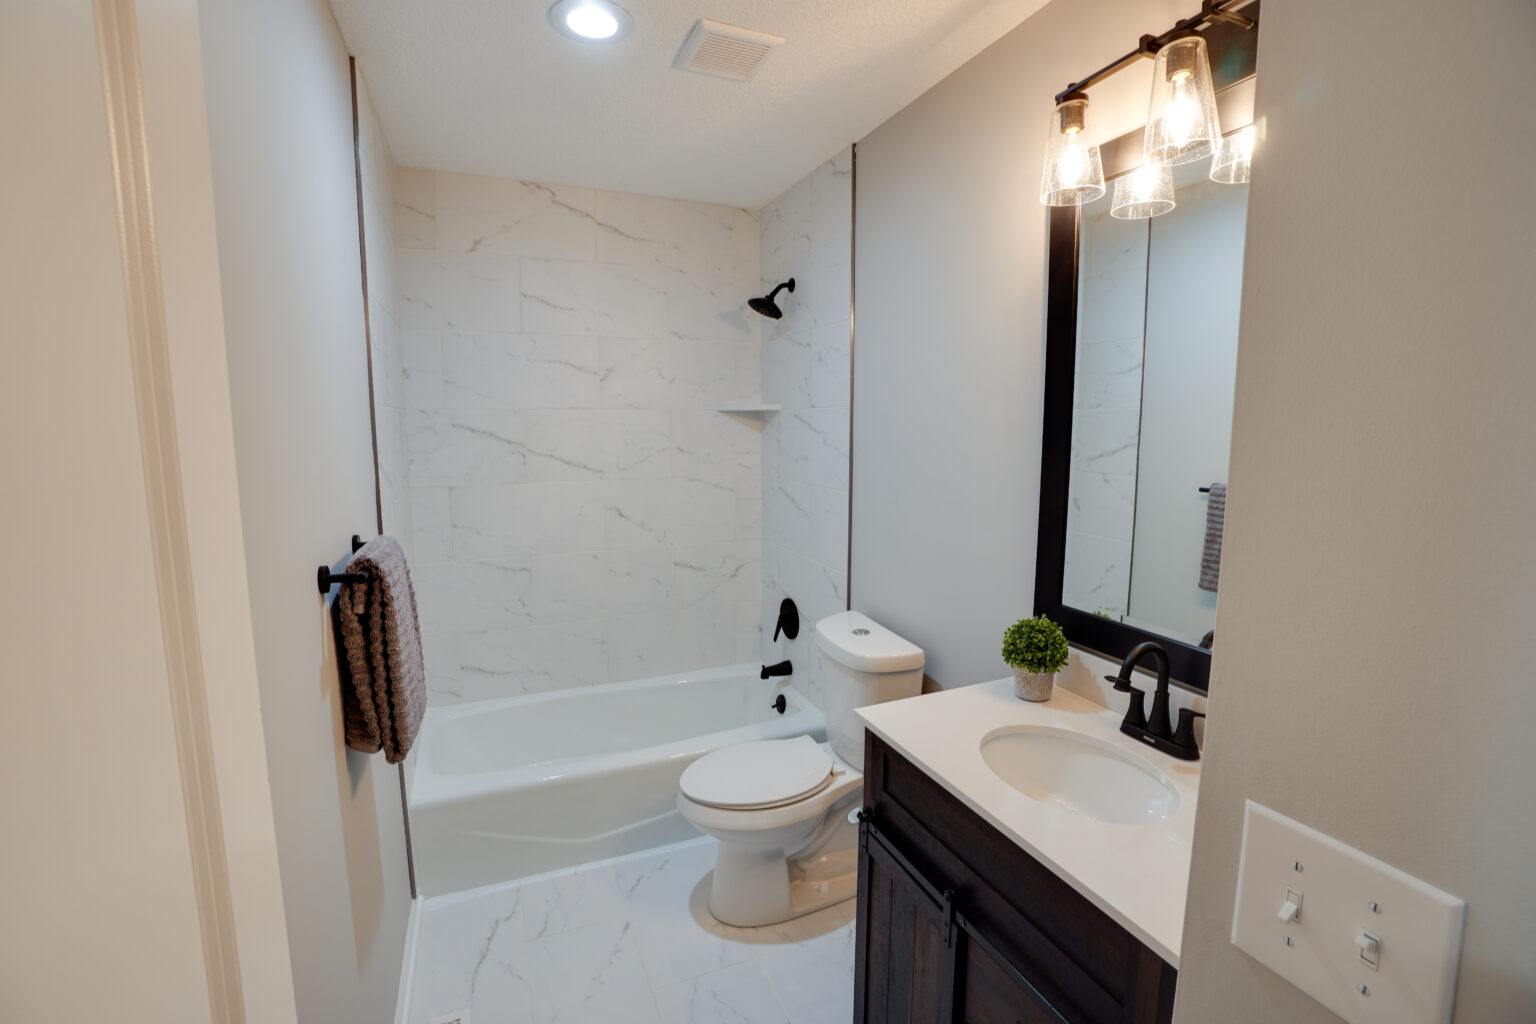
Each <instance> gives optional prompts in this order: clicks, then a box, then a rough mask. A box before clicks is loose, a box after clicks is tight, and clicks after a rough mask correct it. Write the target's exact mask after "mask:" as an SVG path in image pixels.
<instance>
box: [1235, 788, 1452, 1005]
mask: <svg viewBox="0 0 1536 1024" xmlns="http://www.w3.org/2000/svg"><path fill="white" fill-rule="evenodd" d="M1298 865H1299V869H1298ZM1287 889H1293V890H1295V891H1296V892H1299V893H1301V894H1302V896H1303V897H1304V900H1305V902H1304V903H1303V905H1302V911H1301V913H1300V915H1299V916H1298V917H1297V918H1296V920H1294V921H1292V922H1291V923H1289V924H1287V923H1285V922H1284V921H1282V920H1281V918H1280V908H1281V907H1282V906H1284V904H1285V901H1286V890H1287ZM1373 904H1374V909H1373ZM1465 915H1466V903H1465V902H1463V901H1462V900H1459V899H1457V898H1456V897H1454V896H1452V895H1450V894H1449V893H1446V892H1442V891H1441V890H1439V889H1436V888H1435V887H1434V886H1432V885H1428V884H1426V883H1425V882H1422V881H1420V880H1419V879H1417V878H1414V877H1412V876H1411V875H1407V874H1404V873H1403V872H1401V871H1399V870H1398V869H1397V868H1394V867H1393V866H1392V865H1390V864H1386V863H1383V862H1382V861H1379V860H1377V859H1376V858H1375V857H1371V856H1368V855H1366V854H1364V853H1361V852H1360V851H1359V850H1356V849H1354V848H1353V847H1350V846H1345V845H1344V844H1343V843H1341V842H1339V841H1338V840H1337V839H1334V838H1332V837H1331V836H1326V835H1323V833H1321V832H1319V831H1317V830H1316V829H1314V828H1309V827H1307V826H1306V825H1303V824H1301V823H1300V822H1297V821H1293V820H1291V819H1290V818H1287V817H1286V816H1285V815H1283V814H1279V813H1276V812H1275V811H1272V810H1270V809H1269V808H1268V807H1264V806H1261V805H1259V804H1256V803H1254V802H1253V801H1252V800H1250V801H1248V807H1247V811H1246V812H1245V813H1244V816H1243V853H1242V859H1241V861H1240V862H1239V865H1238V873H1237V904H1236V909H1235V911H1234V912H1233V915H1232V944H1233V945H1234V946H1236V947H1237V948H1239V949H1241V950H1242V951H1243V952H1245V953H1247V954H1248V955H1249V956H1251V957H1253V958H1254V959H1255V960H1257V961H1258V962H1259V963H1261V964H1263V965H1264V966H1265V967H1268V968H1269V969H1270V970H1272V971H1274V972H1275V973H1276V974H1278V975H1280V976H1281V977H1282V978H1284V979H1285V980H1286V981H1289V982H1290V983H1291V984H1292V985H1295V986H1296V987H1297V988H1299V989H1301V990H1302V991H1303V992H1305V993H1307V995H1309V996H1311V997H1312V998H1313V999H1316V1000H1317V1001H1318V1002H1320V1003H1322V1004H1323V1005H1324V1006H1326V1007H1328V1009H1330V1010H1332V1011H1333V1012H1334V1013H1336V1014H1338V1015H1339V1016H1340V1017H1343V1018H1344V1019H1345V1020H1346V1021H1349V1022H1350V1024H1445V1022H1447V1021H1449V1020H1450V1019H1451V1007H1452V1004H1453V1002H1454V1001H1455V998H1456V968H1457V965H1458V963H1459V962H1460V960H1461V931H1462V921H1463V918H1464V917H1465ZM1361 929H1364V930H1366V931H1368V932H1370V933H1372V934H1373V935H1375V936H1379V937H1380V939H1381V947H1380V950H1379V953H1378V955H1377V967H1376V968H1372V967H1371V966H1370V965H1369V964H1367V963H1366V962H1364V961H1363V960H1361V959H1360V949H1359V948H1358V947H1357V946H1356V944H1355V939H1356V937H1357V936H1358V935H1359V934H1360V931H1361ZM1362 987H1363V991H1362Z"/></svg>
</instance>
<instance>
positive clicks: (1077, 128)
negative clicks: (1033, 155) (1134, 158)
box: [1040, 92, 1104, 206]
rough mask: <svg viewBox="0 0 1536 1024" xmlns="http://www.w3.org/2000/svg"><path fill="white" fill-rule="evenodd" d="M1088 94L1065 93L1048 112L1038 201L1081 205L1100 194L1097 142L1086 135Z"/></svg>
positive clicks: (1101, 168)
mask: <svg viewBox="0 0 1536 1024" xmlns="http://www.w3.org/2000/svg"><path fill="white" fill-rule="evenodd" d="M1087 129H1088V96H1087V95H1086V94H1085V93H1081V92H1068V93H1066V94H1065V96H1064V97H1062V98H1061V99H1060V102H1058V103H1057V104H1056V110H1055V111H1054V112H1053V113H1052V114H1051V126H1050V128H1049V130H1048V133H1047V136H1046V141H1045V173H1044V174H1043V175H1042V176H1041V178H1040V201H1041V202H1042V203H1044V204H1045V205H1046V206H1082V205H1083V204H1084V203H1091V202H1093V201H1094V200H1095V199H1097V198H1099V196H1102V195H1103V194H1104V164H1103V161H1102V160H1100V159H1099V144H1098V143H1097V142H1094V141H1093V140H1092V138H1091V137H1090V136H1089V134H1088V130H1087Z"/></svg>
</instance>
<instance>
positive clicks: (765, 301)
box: [747, 278, 795, 320]
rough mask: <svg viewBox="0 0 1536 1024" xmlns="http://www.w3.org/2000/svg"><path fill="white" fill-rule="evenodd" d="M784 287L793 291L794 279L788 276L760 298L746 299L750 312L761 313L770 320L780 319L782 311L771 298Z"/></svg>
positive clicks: (782, 315) (782, 316) (782, 314)
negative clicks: (786, 279)
mask: <svg viewBox="0 0 1536 1024" xmlns="http://www.w3.org/2000/svg"><path fill="white" fill-rule="evenodd" d="M785 288H788V289H789V290H790V291H791V292H793V291H794V290H795V279H794V278H790V279H789V280H788V281H785V282H784V283H783V284H781V285H779V286H778V287H777V288H775V289H774V290H773V291H771V292H769V293H768V294H767V295H764V296H763V297H762V298H760V299H748V300H747V305H748V306H750V307H751V308H752V312H754V313H761V314H762V315H763V316H765V317H767V318H768V319H770V320H782V319H783V318H784V311H783V310H782V309H780V308H779V304H778V303H777V302H774V301H773V300H774V298H775V297H776V296H777V295H778V294H779V292H781V291H783V290H784V289H785Z"/></svg>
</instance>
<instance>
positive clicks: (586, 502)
mask: <svg viewBox="0 0 1536 1024" xmlns="http://www.w3.org/2000/svg"><path fill="white" fill-rule="evenodd" d="M437 489H438V488H434V490H437ZM450 493H451V494H452V513H451V535H452V557H454V558H457V559H460V560H464V561H476V560H479V559H486V558H511V557H517V556H521V555H534V554H549V553H553V552H559V551H594V550H597V549H600V548H601V547H602V546H603V520H604V508H605V506H604V501H603V493H602V484H601V483H598V482H595V481H594V482H586V483H548V484H546V483H531V484H484V485H470V486H465V487H454V488H452V490H451V492H450Z"/></svg>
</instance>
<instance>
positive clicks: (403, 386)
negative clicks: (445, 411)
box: [391, 331, 443, 409]
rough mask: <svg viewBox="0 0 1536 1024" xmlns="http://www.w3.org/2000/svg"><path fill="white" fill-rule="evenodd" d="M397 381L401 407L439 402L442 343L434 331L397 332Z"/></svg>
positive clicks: (430, 406) (432, 406) (435, 406)
mask: <svg viewBox="0 0 1536 1024" xmlns="http://www.w3.org/2000/svg"><path fill="white" fill-rule="evenodd" d="M399 350H400V356H399V369H398V371H396V374H395V376H396V380H397V385H396V386H394V387H392V388H391V391H392V392H393V393H395V394H398V396H399V402H398V405H399V407H400V408H402V409H439V408H442V406H443V347H442V339H441V338H440V337H439V336H438V333H437V332H436V331H403V332H401V335H400V346H399Z"/></svg>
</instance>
